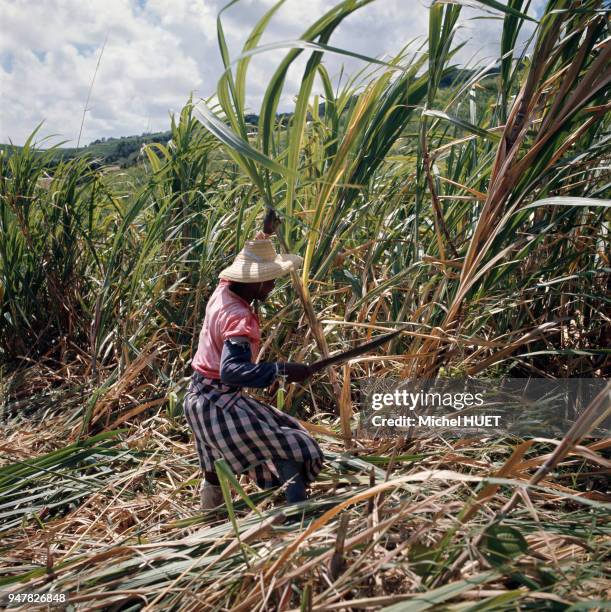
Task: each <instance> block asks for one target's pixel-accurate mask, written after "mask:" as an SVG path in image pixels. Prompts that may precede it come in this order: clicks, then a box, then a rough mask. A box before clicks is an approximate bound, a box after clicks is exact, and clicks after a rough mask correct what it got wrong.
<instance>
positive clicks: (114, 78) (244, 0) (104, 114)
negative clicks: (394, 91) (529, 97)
mask: <svg viewBox="0 0 611 612" xmlns="http://www.w3.org/2000/svg"><path fill="white" fill-rule="evenodd" d="M225 3H226V0H223V1H219V0H38V1H36V2H32V1H30V0H0V11H1V14H2V21H1V22H0V96H1V99H2V104H1V106H0V142H8V140H9V138H10V139H11V140H12V141H13V142H14V143H16V144H22V143H23V141H24V140H25V139H26V138H27V136H28V134H29V133H30V132H31V131H32V130H33V129H34V127H35V126H36V125H37V124H38V123H39V122H40V121H43V120H44V124H43V128H42V130H41V134H42V135H43V136H44V135H50V134H55V135H57V139H58V140H59V139H61V140H67V141H68V143H67V145H68V144H71V145H74V144H75V143H76V139H77V136H78V132H79V128H80V124H81V118H82V113H83V108H84V105H85V101H86V99H87V95H88V91H89V87H90V84H91V81H92V78H93V75H94V72H95V69H96V64H97V62H98V59H99V57H100V52H101V49H102V46H103V44H104V41H105V40H106V41H107V42H106V46H105V48H104V52H103V54H102V57H101V60H100V67H99V70H98V73H97V75H96V79H95V83H94V86H93V89H92V93H91V100H90V103H89V107H88V108H89V110H88V112H87V115H86V119H85V125H84V130H83V135H82V139H81V144H82V143H88V142H90V141H91V140H94V139H96V138H100V137H102V136H105V137H109V136H122V135H129V134H139V133H141V132H143V131H157V130H165V129H168V126H169V114H168V113H169V112H177V111H179V110H180V108H181V107H182V105H183V104H184V103H185V101H186V100H187V98H188V96H189V93H190V92H191V91H193V92H194V93H195V97H196V98H197V97H207V96H208V95H210V94H211V93H213V92H214V90H215V88H216V82H217V80H218V77H219V75H220V73H221V61H220V56H219V52H218V44H217V39H216V16H217V13H218V10H219V9H220V8H221V7H222V6H223V5H224V4H225ZM272 4H273V0H241V1H240V2H239V3H238V4H237V5H234V6H233V7H232V8H231V9H229V10H228V11H226V13H225V14H224V15H225V17H224V20H223V24H224V28H225V34H226V36H227V39H228V42H229V46H230V52H231V54H232V56H233V57H235V56H236V55H238V54H239V50H240V48H241V46H242V44H243V43H244V41H245V40H246V38H247V36H248V34H249V32H250V30H251V29H252V27H253V26H254V24H255V23H256V21H257V20H258V19H259V18H260V16H261V15H263V13H264V12H265V11H266V10H267V9H268V8H269V7H271V6H272ZM336 4H337V0H286V2H285V4H284V5H283V6H282V7H281V8H280V10H279V11H278V12H277V14H276V15H275V16H274V19H273V21H272V22H271V23H270V26H269V28H268V30H267V31H266V34H265V35H264V37H263V39H262V41H261V44H265V43H270V42H276V41H281V40H292V39H296V38H299V36H300V34H301V33H302V32H303V31H304V30H305V29H306V28H307V27H308V26H309V25H310V24H311V23H312V22H313V21H314V20H315V19H316V18H317V17H318V16H320V15H321V14H322V13H324V12H325V11H327V10H329V9H330V8H332V7H333V6H335V5H336ZM469 4H470V5H471V6H469V7H465V8H463V11H462V18H461V23H460V26H461V27H460V29H459V30H458V33H457V36H456V40H457V41H460V42H462V41H466V42H467V44H466V45H465V47H464V48H463V49H462V50H461V52H460V55H459V56H458V58H457V59H458V60H459V61H460V62H461V63H463V64H465V65H470V66H472V65H474V64H475V63H482V62H489V61H492V60H493V59H494V58H495V57H497V56H498V52H499V51H498V50H499V44H500V29H501V21H500V19H499V17H500V15H499V14H498V13H494V12H492V11H484V10H483V9H481V8H479V9H476V8H472V7H474V6H476V5H478V3H477V2H475V1H473V2H470V3H469ZM427 6H428V2H424V1H420V0H376V1H375V2H373V3H372V4H370V5H368V6H366V7H364V8H362V9H360V10H358V11H356V12H355V13H354V14H352V15H351V16H350V17H349V18H348V19H347V20H346V21H345V22H344V23H342V24H341V25H340V27H339V28H338V29H337V30H336V32H335V33H334V35H333V37H332V38H331V41H330V44H332V45H334V46H337V47H341V48H346V49H350V50H351V51H357V52H360V53H364V54H366V55H370V56H374V57H381V58H384V57H390V56H392V55H393V54H395V53H396V52H397V51H398V50H399V49H401V47H402V46H403V45H404V44H405V43H407V42H408V41H409V40H411V39H415V38H418V37H423V36H424V35H425V34H426V30H427V20H428V10H427ZM543 6H544V1H543V0H534V1H533V3H532V9H531V13H532V14H537V13H540V11H541V8H542V7H543ZM476 16H477V17H486V19H473V17H476ZM531 32H532V27H531V26H530V25H529V26H528V27H526V28H525V29H524V32H523V36H522V41H523V40H525V39H526V37H527V36H528V35H529V34H530V33H531ZM284 53H285V52H284V51H273V52H269V53H265V54H262V55H258V56H256V57H254V58H253V60H252V61H251V65H250V68H249V79H248V82H247V87H248V92H249V95H248V98H247V104H248V106H249V109H250V110H251V111H252V112H258V108H259V105H260V103H261V99H262V96H263V92H264V91H265V86H266V84H267V80H268V79H269V76H270V75H271V74H272V72H273V70H274V68H275V67H276V66H277V64H278V62H279V61H280V60H281V58H282V57H283V55H284ZM306 59H307V55H306V53H303V54H302V58H300V62H299V63H297V64H296V65H295V66H294V68H293V69H292V70H291V72H290V73H289V75H288V79H287V82H286V85H285V90H284V92H283V96H282V99H281V104H280V107H281V110H289V109H290V108H291V105H292V100H293V97H294V95H295V93H296V92H297V90H298V88H299V82H300V79H301V72H302V71H303V66H304V64H305V61H306ZM325 63H326V65H327V68H328V70H329V71H330V73H331V74H332V75H336V76H337V75H339V73H340V69H341V66H342V64H344V65H345V67H346V71H347V72H348V73H350V72H353V71H356V70H358V69H360V68H361V67H362V66H363V64H362V63H361V62H358V61H357V60H346V58H341V57H338V56H329V57H327V58H326V59H325Z"/></svg>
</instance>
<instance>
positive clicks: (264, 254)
mask: <svg viewBox="0 0 611 612" xmlns="http://www.w3.org/2000/svg"><path fill="white" fill-rule="evenodd" d="M302 262H303V259H302V258H301V257H300V256H299V255H278V253H276V249H274V245H273V244H272V241H271V240H251V241H249V242H247V243H246V244H245V245H244V248H243V249H242V250H241V251H240V252H239V253H238V255H237V257H236V258H235V260H234V262H233V263H232V264H231V265H230V266H229V267H227V268H225V269H224V270H222V271H221V273H220V274H219V277H220V278H224V279H226V280H230V281H236V282H240V283H262V282H264V281H268V280H271V279H272V278H279V277H281V276H284V275H285V274H288V273H289V272H290V271H291V270H296V269H297V268H298V267H299V266H301V264H302Z"/></svg>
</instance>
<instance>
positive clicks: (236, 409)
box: [184, 372, 323, 489]
mask: <svg viewBox="0 0 611 612" xmlns="http://www.w3.org/2000/svg"><path fill="white" fill-rule="evenodd" d="M184 411H185V417H186V419H187V423H188V424H189V426H190V427H191V429H192V430H193V433H194V435H195V446H196V447H197V454H198V456H199V463H200V466H201V469H202V471H207V472H213V471H214V461H215V460H216V459H220V458H223V459H225V461H226V462H227V463H228V464H229V466H230V467H231V469H232V470H233V471H234V473H236V474H243V473H247V474H248V475H249V477H250V478H251V479H252V480H254V481H255V482H256V483H257V485H258V486H259V487H261V488H262V489H268V488H270V487H277V486H280V484H281V481H280V479H279V478H278V473H277V470H276V467H275V466H274V464H273V462H274V459H292V460H294V461H297V462H301V463H303V466H304V478H305V480H306V482H307V483H309V482H312V481H314V480H315V479H316V476H317V475H318V473H319V472H320V470H321V469H322V465H323V454H322V451H321V449H320V447H319V446H318V444H317V442H316V441H315V440H314V438H312V437H311V436H310V435H309V434H308V432H307V431H306V430H305V429H304V427H303V426H302V425H301V424H300V423H299V422H298V421H297V420H296V419H294V418H293V417H292V416H290V415H288V414H284V413H283V412H281V411H280V410H278V409H276V408H274V407H273V406H269V405H267V404H264V403H262V402H259V401H257V400H255V399H254V398H252V397H249V396H248V395H246V394H245V393H242V390H241V389H236V388H235V387H228V386H226V385H223V384H222V383H221V382H220V381H218V380H212V379H210V378H205V377H203V376H202V375H201V374H199V373H198V372H194V373H193V377H192V379H191V383H190V385H189V389H188V391H187V394H186V396H185V400H184Z"/></svg>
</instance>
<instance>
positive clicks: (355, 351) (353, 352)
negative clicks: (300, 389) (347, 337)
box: [310, 325, 407, 374]
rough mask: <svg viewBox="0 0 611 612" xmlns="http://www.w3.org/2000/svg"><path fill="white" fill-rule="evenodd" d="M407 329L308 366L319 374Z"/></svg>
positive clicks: (404, 328) (397, 330)
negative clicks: (324, 369)
mask: <svg viewBox="0 0 611 612" xmlns="http://www.w3.org/2000/svg"><path fill="white" fill-rule="evenodd" d="M406 329H407V325H406V326H404V327H402V328H401V329H396V330H395V331H392V332H390V333H389V334H384V335H383V336H378V337H377V338H375V339H374V340H371V341H370V342H365V344H360V345H359V346H355V347H354V348H351V349H350V350H348V351H344V352H343V353H338V354H337V355H333V356H332V357H327V359H321V360H320V361H315V362H314V363H313V364H311V365H310V368H311V370H312V373H313V374H314V373H316V372H319V371H320V370H322V369H323V368H328V367H329V366H330V365H335V364H338V363H343V362H344V361H348V360H349V359H353V358H354V357H358V356H359V355H363V354H364V353H368V352H369V351H371V350H372V349H374V348H377V347H378V346H381V345H382V344H385V343H386V342H388V341H389V340H391V339H392V338H394V337H395V336H398V335H399V334H400V333H401V332H403V331H405V330H406Z"/></svg>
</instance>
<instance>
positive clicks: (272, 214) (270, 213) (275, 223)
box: [263, 208, 280, 235]
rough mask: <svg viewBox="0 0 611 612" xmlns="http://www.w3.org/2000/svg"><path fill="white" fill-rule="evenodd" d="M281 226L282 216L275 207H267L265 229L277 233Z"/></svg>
mask: <svg viewBox="0 0 611 612" xmlns="http://www.w3.org/2000/svg"><path fill="white" fill-rule="evenodd" d="M279 226H280V217H278V215H277V214H276V211H275V210H274V209H273V208H268V209H267V214H266V215H265V219H263V231H264V232H265V233H266V234H267V235H270V234H275V233H276V230H277V229H278V227H279Z"/></svg>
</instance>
